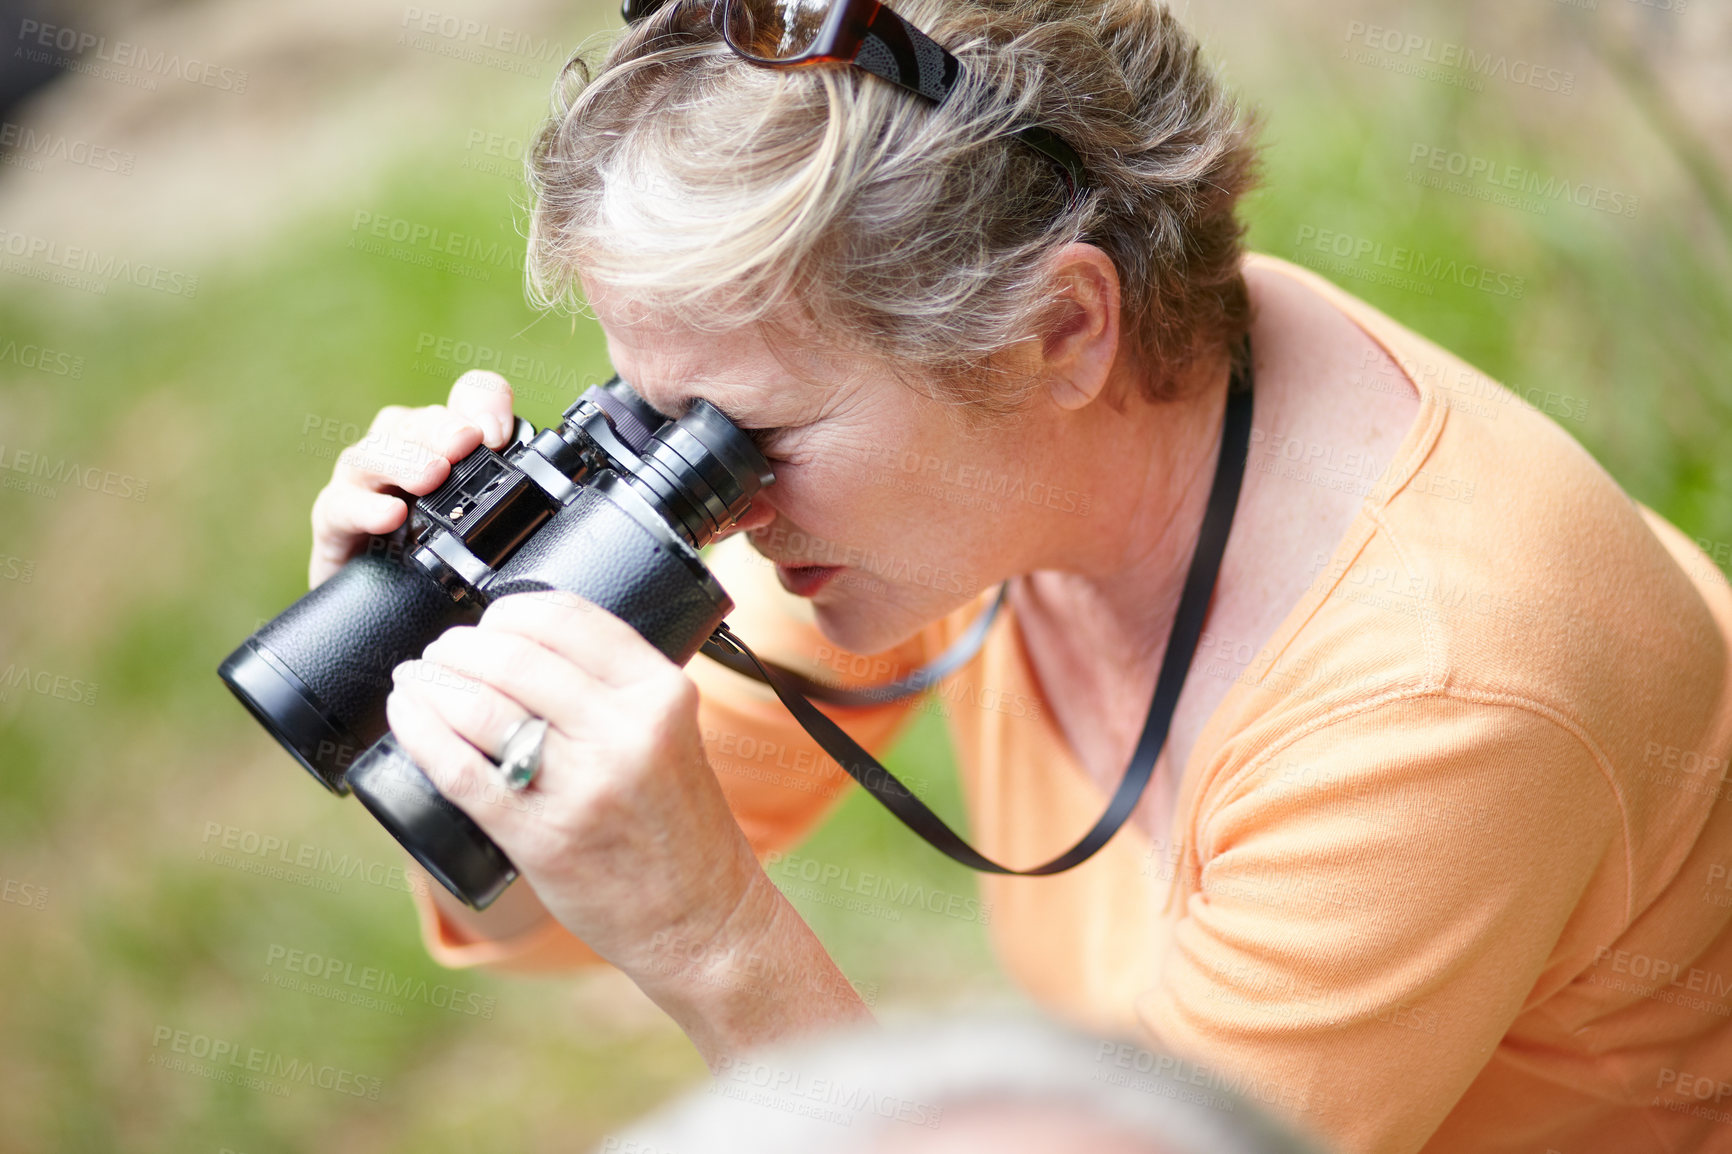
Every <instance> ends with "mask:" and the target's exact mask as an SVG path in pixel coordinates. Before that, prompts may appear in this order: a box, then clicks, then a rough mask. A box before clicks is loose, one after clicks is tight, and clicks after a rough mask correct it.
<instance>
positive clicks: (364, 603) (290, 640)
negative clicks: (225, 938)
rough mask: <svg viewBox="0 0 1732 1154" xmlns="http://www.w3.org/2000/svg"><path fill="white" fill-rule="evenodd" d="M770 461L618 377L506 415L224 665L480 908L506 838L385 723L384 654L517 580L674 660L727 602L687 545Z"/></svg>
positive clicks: (288, 738) (725, 428)
mask: <svg viewBox="0 0 1732 1154" xmlns="http://www.w3.org/2000/svg"><path fill="white" fill-rule="evenodd" d="M774 482H775V475H774V473H773V472H772V471H771V470H770V467H769V464H768V463H767V462H766V461H765V460H764V457H763V455H762V454H761V453H759V452H758V449H757V446H756V445H754V444H753V443H752V441H751V439H750V438H749V437H747V436H746V434H745V433H743V432H741V431H740V430H739V429H737V428H735V427H734V425H733V424H732V423H731V422H730V421H729V420H728V419H727V418H726V417H725V416H723V415H722V413H721V412H720V411H719V410H717V409H716V408H715V407H714V406H712V405H710V404H709V403H708V402H707V401H702V400H699V401H696V402H694V403H693V405H692V406H691V408H690V409H688V410H687V412H686V413H684V414H683V415H682V416H680V417H679V418H677V419H673V420H670V419H668V418H666V417H664V416H663V415H662V414H661V413H660V412H658V411H657V410H656V409H654V408H653V407H651V406H650V405H649V404H648V403H647V402H645V401H644V400H643V398H641V397H639V396H638V395H637V393H636V392H635V391H634V390H633V389H632V388H631V386H630V385H628V384H626V383H625V382H624V381H622V380H620V379H619V378H618V377H617V376H616V377H614V378H613V380H611V381H609V382H608V383H607V384H605V385H596V386H592V387H591V388H589V389H587V390H586V391H585V392H584V393H583V395H582V396H580V397H579V398H578V399H577V401H576V402H575V403H573V404H572V406H571V407H570V408H569V409H567V410H566V411H565V413H564V415H563V417H562V419H561V422H560V424H559V425H558V426H550V427H549V428H546V429H543V430H542V431H540V432H539V433H538V432H536V431H535V429H534V427H533V426H532V425H530V424H529V422H527V421H524V420H522V419H519V420H518V421H517V423H516V429H515V436H514V438H513V440H512V442H511V444H509V445H507V446H506V447H505V449H504V450H503V451H501V452H497V453H496V452H494V451H493V450H491V449H489V448H487V446H486V445H482V446H480V447H479V448H477V449H476V450H475V451H474V452H473V453H471V454H469V456H467V457H465V458H464V459H463V460H462V461H459V462H457V463H456V464H455V465H454V466H453V467H452V469H451V475H450V476H449V477H448V478H447V479H446V481H445V483H444V484H443V485H441V486H440V487H439V488H438V489H437V490H436V491H435V492H433V493H432V494H430V495H428V496H426V497H423V498H421V499H419V500H417V501H416V502H415V504H414V506H413V509H412V510H411V512H410V515H409V518H408V520H407V521H406V522H405V523H404V524H403V526H402V527H400V528H399V529H398V530H397V531H396V532H394V533H391V534H388V535H386V536H381V537H374V538H372V539H371V540H369V542H368V543H367V547H366V548H365V549H364V550H363V551H362V552H361V553H360V554H358V555H357V556H356V557H354V558H353V559H352V560H351V561H349V563H348V564H347V565H345V566H344V567H343V568H342V569H341V570H340V571H339V572H338V573H337V574H336V575H335V576H333V577H331V578H330V580H328V581H326V582H325V583H324V584H322V585H320V586H319V587H318V588H316V589H313V590H312V591H310V592H309V593H307V594H306V595H305V596H303V597H301V598H300V599H299V600H298V601H296V602H295V603H294V604H293V605H291V606H289V607H288V608H287V609H285V610H284V611H283V612H282V613H280V614H279V615H278V616H277V617H276V618H274V619H273V620H271V621H270V622H268V623H267V624H266V625H264V626H263V627H262V628H261V629H259V630H258V631H257V632H256V633H254V634H253V635H252V636H251V637H249V638H247V640H246V641H245V642H243V643H242V644H241V646H240V647H239V648H238V649H236V650H235V651H234V652H233V653H231V654H230V655H229V656H228V658H227V659H226V660H224V661H223V663H222V665H221V667H220V668H219V669H218V671H217V672H218V674H219V675H220V676H221V677H222V679H223V681H224V682H225V683H226V684H227V685H228V687H229V688H230V689H231V690H233V691H234V694H235V696H236V697H238V698H239V699H240V701H241V704H243V705H245V706H246V707H247V709H248V710H249V711H250V712H251V713H252V715H253V717H254V718H255V719H257V720H258V722H259V723H260V724H261V725H263V726H264V727H265V729H266V730H267V731H269V732H270V734H271V736H273V737H275V738H276V739H277V741H278V742H280V743H281V744H282V746H283V748H285V749H286V750H288V751H289V753H291V754H292V755H293V756H294V757H295V759H296V760H297V761H299V762H300V763H301V765H302V766H303V767H305V768H306V769H307V771H308V772H309V773H311V774H312V775H313V776H314V777H315V778H317V779H318V780H319V782H320V783H321V784H322V785H324V786H325V787H326V788H327V789H329V790H330V791H331V792H333V793H336V794H338V795H343V794H347V793H351V792H352V793H354V794H355V796H357V797H358V798H360V799H361V802H362V804H364V805H366V807H367V808H368V810H369V811H370V812H371V813H372V814H373V816H374V817H375V818H377V819H378V821H379V822H380V824H382V825H383V826H385V828H386V829H387V830H389V831H390V832H391V834H392V835H393V836H394V837H396V838H397V840H398V841H399V842H401V843H402V844H403V846H404V848H405V849H407V850H408V851H409V852H410V854H412V855H413V856H414V857H415V859H416V860H417V861H418V862H420V863H421V865H422V866H423V867H425V868H426V869H427V871H428V872H429V873H430V874H432V875H433V877H435V878H437V879H438V880H439V882H440V883H441V884H442V885H444V886H445V888H446V889H448V890H450V891H451V892H452V893H453V894H455V895H456V896H457V897H458V898H460V899H461V900H462V901H464V902H465V903H467V904H468V905H470V906H472V907H474V908H476V909H485V908H486V907H487V906H488V905H490V904H492V902H493V900H494V899H495V898H497V897H498V896H499V894H501V893H502V892H504V890H505V888H506V887H507V886H508V885H510V884H511V882H512V881H513V880H515V878H516V876H517V871H516V868H515V867H514V866H513V865H512V864H511V861H510V860H509V859H508V858H507V857H506V855H505V853H504V852H503V851H502V850H500V848H499V847H498V846H497V845H495V844H494V842H493V841H492V839H490V838H489V837H488V836H487V835H486V834H485V833H483V832H482V831H481V829H480V827H478V826H476V825H475V823H474V822H473V821H472V820H471V819H470V818H469V816H468V815H467V814H465V813H464V812H463V811H462V810H461V809H459V808H458V807H457V806H455V805H453V804H452V803H451V802H450V801H449V800H447V799H446V798H445V797H443V796H441V795H440V793H439V792H438V790H436V789H434V787H433V784H432V783H431V782H430V781H428V780H427V777H426V775H425V774H423V773H422V772H421V771H420V769H418V768H417V767H416V766H415V764H414V762H413V761H412V760H411V759H410V758H409V757H408V756H407V755H406V754H404V753H403V751H402V749H401V748H400V747H399V746H398V745H397V742H396V740H395V739H394V738H393V737H392V736H391V734H390V733H389V725H388V724H387V722H386V720H385V699H386V698H387V697H388V696H389V695H390V692H391V671H392V670H393V669H394V668H396V666H398V665H400V664H401V663H403V662H404V661H409V660H412V659H414V658H417V657H419V656H421V651H422V650H423V649H424V648H426V646H427V645H428V644H429V643H431V642H432V641H433V640H434V639H435V638H437V637H438V636H439V635H440V634H442V633H443V632H445V630H447V629H449V628H451V627H452V626H454V625H462V624H471V623H473V622H474V621H476V620H477V619H478V618H479V617H480V615H481V612H482V610H483V609H485V608H486V606H487V605H488V604H489V603H491V602H492V601H493V600H495V599H497V598H500V597H504V596H506V595H508V594H511V593H523V592H535V591H548V590H564V591H566V592H570V593H575V594H577V595H578V596H580V597H583V598H585V599H586V600H589V601H591V602H593V603H594V604H596V605H598V606H600V607H601V608H603V609H606V610H608V611H609V612H610V613H613V614H614V615H615V616H617V617H619V618H621V619H622V620H624V621H625V622H626V623H627V624H629V625H631V626H632V627H633V628H634V629H636V630H637V631H638V632H639V633H640V634H642V635H643V637H644V638H645V639H646V640H647V641H649V642H650V644H652V645H654V646H655V647H656V648H657V649H659V650H660V651H661V652H662V653H664V654H666V655H667V657H668V658H669V660H671V661H674V662H676V663H677V664H680V665H684V664H685V663H686V662H688V661H690V660H691V658H692V657H693V656H695V655H696V654H697V652H698V649H699V648H700V647H701V646H702V645H703V643H704V640H705V639H706V638H708V637H709V636H710V634H711V633H712V632H714V631H715V629H716V628H717V626H719V625H720V624H721V623H722V619H723V618H725V617H726V616H727V615H728V613H729V612H730V611H732V609H733V607H734V603H733V601H732V599H730V598H729V597H728V595H727V593H726V592H725V591H724V590H723V589H722V587H721V586H720V585H719V584H718V583H717V582H716V580H715V578H714V576H712V575H711V574H710V572H709V570H708V569H707V568H706V567H705V566H704V563H703V561H702V559H701V558H700V557H699V556H698V552H697V551H698V550H699V549H700V548H702V547H703V546H705V545H707V544H708V543H709V542H710V541H711V540H713V539H714V538H715V537H716V536H717V535H719V534H720V533H722V532H724V531H725V530H727V529H728V528H730V527H731V526H732V525H733V524H734V522H735V521H737V520H738V519H739V518H740V516H741V515H742V514H744V513H745V511H746V509H747V508H748V507H749V506H750V504H751V502H752V498H753V497H754V496H756V495H757V493H758V491H759V490H760V489H762V488H763V487H764V486H766V485H770V484H773V483H774Z"/></svg>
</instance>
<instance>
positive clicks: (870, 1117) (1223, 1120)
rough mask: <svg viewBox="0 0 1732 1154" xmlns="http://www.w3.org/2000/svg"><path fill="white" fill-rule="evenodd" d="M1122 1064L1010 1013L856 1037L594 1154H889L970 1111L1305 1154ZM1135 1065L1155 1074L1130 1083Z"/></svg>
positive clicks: (1243, 1109) (1177, 1076)
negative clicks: (1018, 1113)
mask: <svg viewBox="0 0 1732 1154" xmlns="http://www.w3.org/2000/svg"><path fill="white" fill-rule="evenodd" d="M1127 1055H1132V1056H1134V1057H1136V1058H1142V1057H1154V1056H1153V1055H1151V1054H1150V1052H1149V1051H1147V1050H1142V1049H1140V1048H1138V1047H1136V1046H1134V1045H1131V1044H1129V1043H1120V1042H1115V1041H1111V1040H1108V1039H1103V1038H1097V1037H1094V1036H1092V1035H1088V1034H1083V1033H1080V1032H1076V1031H1073V1030H1070V1029H1068V1028H1065V1027H1061V1026H1058V1025H1055V1024H1052V1023H1050V1022H1047V1021H1044V1020H1040V1019H1035V1018H1030V1017H1024V1016H1020V1015H1017V1016H1006V1015H986V1016H976V1017H964V1018H956V1019H950V1020H946V1021H942V1022H931V1023H925V1024H920V1025H913V1026H907V1025H904V1026H899V1027H897V1026H892V1027H887V1028H883V1029H878V1028H870V1027H869V1028H866V1029H859V1028H856V1029H852V1030H848V1031H845V1032H841V1033H837V1034H831V1035H827V1036H825V1037H823V1038H821V1039H818V1040H816V1041H808V1042H806V1043H804V1044H797V1045H793V1046H782V1047H776V1048H772V1049H767V1050H764V1051H761V1052H759V1053H756V1054H753V1055H750V1056H747V1057H744V1058H738V1059H731V1060H727V1061H725V1062H724V1063H723V1065H722V1066H721V1068H720V1069H719V1070H718V1071H717V1073H716V1077H715V1079H714V1080H713V1081H712V1082H711V1083H710V1085H709V1086H707V1087H705V1088H704V1089H703V1090H699V1091H696V1092H693V1093H691V1094H689V1095H687V1096H686V1097H685V1098H683V1099H681V1100H679V1101H677V1102H675V1103H674V1104H673V1105H672V1106H671V1107H667V1108H664V1109H663V1110H662V1111H660V1112H659V1113H658V1114H657V1115H656V1116H654V1117H652V1118H650V1119H649V1120H647V1121H645V1122H643V1123H640V1124H639V1125H637V1126H634V1127H632V1128H631V1129H630V1130H627V1131H623V1132H621V1133H619V1134H617V1135H614V1136H611V1137H609V1138H607V1139H604V1140H603V1141H602V1143H601V1144H600V1145H599V1146H598V1147H597V1148H596V1150H597V1154H811V1152H812V1151H815V1150H824V1151H827V1152H829V1154H862V1152H865V1151H880V1150H884V1149H900V1148H902V1147H903V1146H906V1145H909V1144H911V1142H912V1139H913V1138H915V1137H916V1136H920V1135H923V1134H931V1133H933V1132H934V1131H938V1130H940V1129H942V1128H943V1127H944V1126H945V1125H946V1124H947V1123H946V1119H947V1118H949V1119H951V1121H952V1122H955V1121H956V1119H957V1117H958V1115H959V1114H961V1113H964V1112H966V1111H968V1110H970V1109H975V1110H976V1116H977V1117H978V1116H980V1113H981V1112H982V1111H981V1110H980V1108H984V1110H985V1111H992V1110H995V1109H996V1110H1003V1109H1005V1108H1018V1109H1020V1110H1022V1111H1023V1112H1024V1113H1027V1112H1030V1111H1034V1112H1038V1113H1048V1114H1052V1115H1056V1116H1057V1117H1059V1118H1061V1119H1069V1120H1070V1121H1071V1124H1072V1125H1073V1128H1081V1127H1082V1126H1084V1125H1087V1124H1091V1123H1092V1124H1093V1127H1094V1128H1095V1129H1097V1130H1099V1129H1103V1128H1104V1129H1107V1130H1110V1131H1111V1132H1112V1133H1113V1134H1114V1136H1115V1137H1119V1136H1122V1138H1123V1139H1124V1140H1127V1141H1128V1142H1130V1143H1132V1144H1134V1146H1135V1148H1136V1149H1139V1150H1144V1149H1146V1150H1149V1151H1151V1152H1154V1151H1158V1152H1160V1154H1318V1151H1317V1148H1316V1147H1314V1146H1312V1145H1310V1144H1309V1143H1308V1142H1307V1141H1306V1140H1304V1139H1302V1138H1299V1137H1297V1136H1295V1135H1293V1134H1291V1133H1289V1132H1288V1131H1286V1130H1285V1129H1283V1128H1282V1127H1281V1126H1279V1125H1277V1124H1276V1123H1274V1122H1272V1121H1270V1120H1269V1119H1268V1118H1267V1117H1266V1116H1265V1115H1263V1114H1262V1113H1261V1112H1260V1110H1259V1109H1258V1108H1257V1107H1255V1106H1254V1105H1253V1104H1251V1103H1250V1102H1249V1101H1247V1100H1246V1099H1245V1098H1244V1097H1241V1096H1239V1095H1238V1094H1236V1093H1234V1092H1233V1091H1232V1090H1231V1089H1227V1088H1222V1087H1220V1086H1218V1085H1214V1084H1209V1085H1206V1086H1205V1087H1204V1088H1202V1089H1198V1088H1197V1086H1196V1085H1195V1082H1196V1081H1197V1079H1195V1078H1194V1077H1192V1076H1190V1074H1187V1073H1186V1070H1187V1069H1190V1070H1192V1071H1194V1070H1196V1069H1206V1068H1198V1067H1192V1066H1191V1064H1190V1063H1188V1062H1175V1061H1173V1060H1172V1059H1168V1060H1167V1061H1166V1063H1165V1064H1164V1065H1157V1063H1154V1062H1147V1063H1145V1062H1140V1061H1125V1060H1123V1059H1124V1058H1125V1057H1126V1056H1127ZM1145 1067H1146V1068H1148V1069H1150V1070H1152V1071H1153V1070H1160V1071H1161V1072H1157V1073H1151V1074H1148V1075H1144V1074H1139V1073H1136V1071H1138V1070H1141V1069H1144V1068H1145ZM958 1124H960V1123H958ZM1071 1148H1074V1147H1072V1146H1067V1147H1066V1149H1067V1150H1068V1149H1071Z"/></svg>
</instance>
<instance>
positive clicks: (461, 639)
mask: <svg viewBox="0 0 1732 1154" xmlns="http://www.w3.org/2000/svg"><path fill="white" fill-rule="evenodd" d="M422 656H423V658H424V659H425V660H427V661H432V662H437V663H438V664H439V665H443V666H445V667H446V668H448V669H452V670H456V671H457V672H458V673H461V674H465V675H467V676H469V677H472V678H474V679H476V680H478V681H482V682H485V683H486V684H488V685H490V686H492V687H493V688H494V689H497V690H498V691H499V692H501V693H503V694H505V695H506V696H507V697H509V698H511V700H512V701H514V702H516V703H517V704H518V705H519V706H521V707H522V708H523V709H524V710H525V711H526V712H528V713H531V714H534V715H535V716H536V717H545V718H546V719H547V720H548V723H549V724H551V725H553V726H555V727H557V728H559V729H561V730H564V731H565V733H566V734H568V735H571V736H575V735H577V734H581V733H583V732H584V730H585V729H586V728H587V727H588V725H590V724H592V723H593V721H594V719H595V718H596V716H597V715H596V713H595V712H594V709H593V701H594V699H595V698H596V697H597V696H598V695H599V694H602V693H605V692H606V690H607V687H606V686H604V685H602V684H601V683H600V682H598V681H597V680H595V679H594V678H593V677H590V676H589V675H587V674H586V673H584V672H583V670H582V669H580V668H579V667H578V666H576V665H574V664H573V663H571V662H570V661H567V660H566V659H565V658H563V657H561V656H560V655H559V654H557V653H554V652H553V651H552V650H550V649H546V648H544V647H543V646H541V645H539V644H537V643H536V642H535V641H534V640H532V639H530V638H526V637H521V636H518V635H517V634H513V633H499V632H486V633H484V632H483V631H481V630H480V629H477V628H475V627H474V626H471V625H459V626H457V627H456V628H454V629H448V630H446V631H445V633H444V634H443V635H441V636H440V637H439V639H438V640H437V641H435V642H433V644H431V645H429V646H428V647H427V649H426V651H425V652H424V653H423V655H422Z"/></svg>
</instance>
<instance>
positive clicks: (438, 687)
mask: <svg viewBox="0 0 1732 1154" xmlns="http://www.w3.org/2000/svg"><path fill="white" fill-rule="evenodd" d="M391 681H392V684H393V686H394V691H401V692H404V693H408V694H409V695H410V696H413V697H417V698H420V699H421V700H422V701H425V702H426V703H428V704H429V705H431V706H432V707H433V708H434V710H435V711H436V712H437V713H438V714H439V716H440V717H442V718H444V719H445V723H446V724H447V725H449V726H450V727H451V728H452V729H453V730H455V731H456V733H457V735H458V736H459V737H461V738H463V740H465V741H467V742H468V743H469V744H470V745H473V746H474V747H475V748H476V749H478V750H480V751H481V752H482V753H483V754H485V755H486V756H487V757H489V758H491V759H492V760H494V761H498V760H499V754H500V750H501V749H502V748H503V747H504V745H505V738H506V735H507V734H509V733H510V732H511V731H512V730H513V729H515V728H516V727H517V726H518V725H520V724H522V723H523V722H525V721H527V720H529V717H530V713H529V711H528V710H527V709H525V708H524V707H523V706H522V705H519V704H518V703H517V702H516V701H515V700H513V699H512V698H510V697H507V696H506V695H505V694H503V693H501V692H500V691H499V690H497V689H495V688H493V687H492V686H491V685H488V684H487V683H485V682H483V681H478V680H476V679H475V678H473V677H469V676H468V675H466V674H463V673H459V672H458V671H457V670H455V669H452V668H450V667H449V666H445V665H440V664H438V663H437V662H433V661H426V660H422V661H405V662H404V663H403V664H401V665H399V666H397V667H396V668H395V669H393V670H392V671H391Z"/></svg>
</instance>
